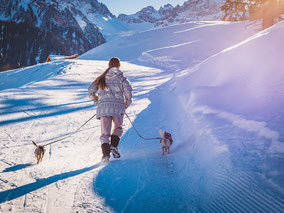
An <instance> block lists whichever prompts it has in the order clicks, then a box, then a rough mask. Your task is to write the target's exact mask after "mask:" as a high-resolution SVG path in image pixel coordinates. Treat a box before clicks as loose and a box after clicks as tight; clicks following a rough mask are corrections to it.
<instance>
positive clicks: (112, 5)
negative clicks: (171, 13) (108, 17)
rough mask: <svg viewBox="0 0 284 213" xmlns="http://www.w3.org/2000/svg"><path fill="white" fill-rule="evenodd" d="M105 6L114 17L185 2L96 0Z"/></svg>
mask: <svg viewBox="0 0 284 213" xmlns="http://www.w3.org/2000/svg"><path fill="white" fill-rule="evenodd" d="M98 1H99V2H102V3H103V4H105V5H106V6H107V7H108V9H109V10H110V12H111V13H112V14H114V15H116V16H117V15H118V14H120V13H124V14H134V13H136V12H138V11H140V10H141V9H142V8H144V7H147V6H153V7H154V8H155V9H159V8H160V6H164V5H165V4H171V5H173V6H174V7H175V6H176V5H178V4H179V5H182V4H183V3H184V2H185V1H186V0H98Z"/></svg>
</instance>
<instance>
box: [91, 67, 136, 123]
mask: <svg viewBox="0 0 284 213" xmlns="http://www.w3.org/2000/svg"><path fill="white" fill-rule="evenodd" d="M106 85H107V88H105V89H104V90H102V89H98V90H97V88H96V81H94V82H93V83H92V84H91V85H90V86H89V90H88V91H89V97H90V98H91V99H92V100H93V101H94V102H95V103H96V104H97V105H98V107H97V119H100V117H101V116H114V117H120V116H121V115H123V114H124V113H125V103H126V105H127V107H128V106H129V105H130V104H131V103H132V87H131V85H130V82H129V81H128V80H127V78H126V77H124V75H123V73H122V72H121V71H120V70H119V69H118V68H117V67H113V68H111V69H110V70H109V71H108V72H107V74H106ZM97 93H98V95H97Z"/></svg>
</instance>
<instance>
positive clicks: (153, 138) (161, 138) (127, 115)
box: [124, 112, 162, 140]
mask: <svg viewBox="0 0 284 213" xmlns="http://www.w3.org/2000/svg"><path fill="white" fill-rule="evenodd" d="M124 114H125V115H126V117H127V118H128V120H129V121H130V123H131V125H132V127H133V129H134V130H135V132H136V133H137V135H138V136H139V137H140V138H142V139H143V140H156V139H157V140H160V139H162V138H145V137H143V136H142V135H141V134H140V133H139V132H138V130H137V129H136V127H135V126H134V124H133V122H132V121H131V119H130V118H129V116H128V115H127V113H126V112H125V113H124Z"/></svg>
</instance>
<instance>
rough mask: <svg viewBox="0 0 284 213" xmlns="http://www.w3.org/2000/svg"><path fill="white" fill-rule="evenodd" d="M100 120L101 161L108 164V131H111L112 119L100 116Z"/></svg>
mask: <svg viewBox="0 0 284 213" xmlns="http://www.w3.org/2000/svg"><path fill="white" fill-rule="evenodd" d="M100 119H101V137H100V141H101V147H102V153H103V158H102V160H103V161H104V162H108V160H109V157H110V144H109V137H110V131H111V122H112V117H110V116H102V117H101V118H100Z"/></svg>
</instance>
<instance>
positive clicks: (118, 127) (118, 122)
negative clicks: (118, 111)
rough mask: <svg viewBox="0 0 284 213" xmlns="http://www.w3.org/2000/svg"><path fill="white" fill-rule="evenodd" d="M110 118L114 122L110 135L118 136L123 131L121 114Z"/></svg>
mask: <svg viewBox="0 0 284 213" xmlns="http://www.w3.org/2000/svg"><path fill="white" fill-rule="evenodd" d="M112 119H113V124H114V128H113V131H112V135H116V136H118V137H120V136H121V135H122V133H123V128H122V123H123V116H120V117H113V118H112Z"/></svg>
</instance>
